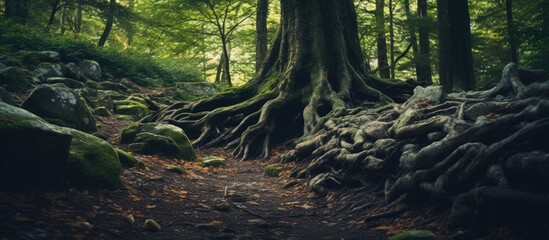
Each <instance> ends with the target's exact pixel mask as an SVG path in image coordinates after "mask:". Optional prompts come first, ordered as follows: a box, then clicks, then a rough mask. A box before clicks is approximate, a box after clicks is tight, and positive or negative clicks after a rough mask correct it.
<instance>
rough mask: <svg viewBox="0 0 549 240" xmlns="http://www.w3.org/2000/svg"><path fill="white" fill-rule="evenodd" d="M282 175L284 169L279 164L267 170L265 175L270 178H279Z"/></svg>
mask: <svg viewBox="0 0 549 240" xmlns="http://www.w3.org/2000/svg"><path fill="white" fill-rule="evenodd" d="M281 173H282V168H281V167H280V166H279V165H278V164H271V165H269V166H267V167H266V168H265V175H267V176H269V177H278V176H280V174H281Z"/></svg>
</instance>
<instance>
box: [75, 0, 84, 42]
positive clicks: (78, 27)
mask: <svg viewBox="0 0 549 240" xmlns="http://www.w3.org/2000/svg"><path fill="white" fill-rule="evenodd" d="M82 1H83V0H77V1H76V13H75V17H74V18H75V19H74V33H75V34H76V35H77V36H78V35H79V34H80V32H81V31H82V4H83V3H82Z"/></svg>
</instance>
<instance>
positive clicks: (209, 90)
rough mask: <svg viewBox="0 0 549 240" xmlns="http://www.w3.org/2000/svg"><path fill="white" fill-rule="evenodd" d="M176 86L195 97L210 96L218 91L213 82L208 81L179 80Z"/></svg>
mask: <svg viewBox="0 0 549 240" xmlns="http://www.w3.org/2000/svg"><path fill="white" fill-rule="evenodd" d="M176 87H177V88H178V89H180V90H184V91H185V92H187V93H190V94H191V95H193V96H196V97H202V96H207V97H211V96H214V95H215V94H217V92H218V89H217V87H216V86H215V84H213V83H210V82H179V83H177V84H176Z"/></svg>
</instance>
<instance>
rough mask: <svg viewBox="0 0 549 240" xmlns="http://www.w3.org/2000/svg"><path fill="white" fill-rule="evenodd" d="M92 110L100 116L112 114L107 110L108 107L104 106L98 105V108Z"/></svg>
mask: <svg viewBox="0 0 549 240" xmlns="http://www.w3.org/2000/svg"><path fill="white" fill-rule="evenodd" d="M93 112H94V113H95V115H97V116H102V117H110V116H112V113H111V111H109V109H107V108H106V107H98V108H96V109H94V110H93Z"/></svg>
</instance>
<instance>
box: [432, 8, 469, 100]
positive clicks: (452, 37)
mask: <svg viewBox="0 0 549 240" xmlns="http://www.w3.org/2000/svg"><path fill="white" fill-rule="evenodd" d="M437 3H438V4H437V7H438V22H439V67H440V69H439V74H440V84H441V85H442V86H443V88H444V90H445V91H447V92H451V91H469V90H473V89H474V88H475V80H474V75H473V54H472V52H471V28H470V18H469V6H468V1H467V0H438V2H437Z"/></svg>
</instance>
